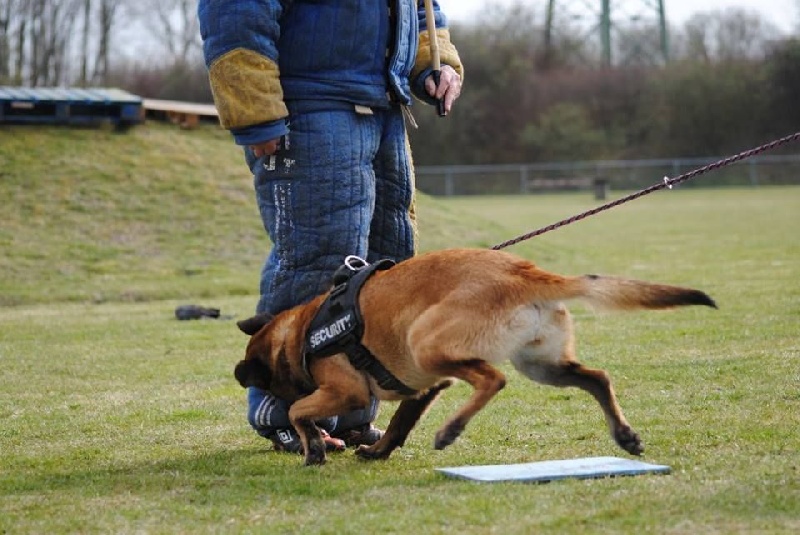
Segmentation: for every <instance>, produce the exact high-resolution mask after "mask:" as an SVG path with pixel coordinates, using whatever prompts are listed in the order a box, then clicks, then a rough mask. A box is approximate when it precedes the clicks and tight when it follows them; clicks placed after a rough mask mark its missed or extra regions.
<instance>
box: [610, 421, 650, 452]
mask: <svg viewBox="0 0 800 535" xmlns="http://www.w3.org/2000/svg"><path fill="white" fill-rule="evenodd" d="M614 440H616V442H617V444H619V447H620V448H622V449H623V450H625V451H627V452H628V453H630V454H631V455H641V454H642V452H644V444H642V439H640V438H639V435H638V434H637V433H636V431H634V430H633V429H631V428H630V427H629V426H624V427H620V428H619V429H617V432H616V433H614Z"/></svg>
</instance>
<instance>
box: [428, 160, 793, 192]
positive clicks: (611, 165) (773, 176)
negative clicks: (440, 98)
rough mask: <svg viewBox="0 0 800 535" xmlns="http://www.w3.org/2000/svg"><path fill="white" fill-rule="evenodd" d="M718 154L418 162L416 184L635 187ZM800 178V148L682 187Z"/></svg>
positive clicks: (518, 188) (438, 187) (431, 188)
mask: <svg viewBox="0 0 800 535" xmlns="http://www.w3.org/2000/svg"><path fill="white" fill-rule="evenodd" d="M721 159H722V157H719V158H675V159H662V160H598V161H586V162H556V163H540V164H538V163H537V164H503V165H452V166H447V165H442V166H420V167H417V169H416V175H417V188H419V189H420V191H423V192H425V193H428V194H430V195H443V196H452V195H513V194H519V193H522V194H529V193H530V194H535V193H543V192H549V191H567V190H587V191H589V190H594V192H595V196H597V197H598V198H599V197H600V196H601V195H603V194H604V189H605V187H608V188H610V189H614V190H636V189H641V188H646V187H648V186H651V185H653V184H655V183H656V182H659V181H661V180H662V179H663V178H664V177H665V176H667V177H669V178H675V177H677V176H680V175H681V174H683V173H686V172H689V171H692V170H694V169H697V168H699V167H703V166H705V165H708V164H710V163H714V162H716V161H718V160H721ZM798 184H800V154H790V155H760V156H755V157H752V158H749V159H747V160H744V161H740V162H736V163H734V164H731V165H729V166H726V167H723V168H720V169H717V170H714V171H712V172H710V173H709V174H707V175H703V176H701V177H698V178H697V179H695V180H691V181H688V182H685V183H684V184H682V185H681V187H710V186H759V185H798Z"/></svg>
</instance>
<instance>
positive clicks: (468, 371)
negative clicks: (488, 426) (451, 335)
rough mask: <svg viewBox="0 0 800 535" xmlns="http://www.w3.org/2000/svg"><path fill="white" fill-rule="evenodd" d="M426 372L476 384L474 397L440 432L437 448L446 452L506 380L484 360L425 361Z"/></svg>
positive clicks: (437, 433) (437, 437) (504, 384)
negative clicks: (445, 449)
mask: <svg viewBox="0 0 800 535" xmlns="http://www.w3.org/2000/svg"><path fill="white" fill-rule="evenodd" d="M424 362H427V365H425V369H426V371H428V372H432V373H436V374H439V375H440V376H442V377H455V378H456V379H461V380H462V381H465V382H467V383H469V384H470V385H472V388H473V389H474V391H473V393H472V396H471V397H470V398H469V399H468V400H467V402H466V403H465V404H464V405H463V406H461V408H460V409H458V410H457V411H456V413H455V414H454V415H453V416H451V417H450V418H448V420H447V421H446V422H445V424H444V425H443V426H442V427H441V429H439V431H437V432H436V437H435V440H434V444H433V446H434V448H436V449H437V450H443V449H444V448H446V447H447V446H449V445H450V444H452V443H453V442H455V440H456V439H457V438H458V437H459V435H461V432H462V431H464V428H465V427H466V426H467V423H469V421H470V420H471V419H472V417H473V416H475V415H476V414H477V413H478V411H480V410H481V409H482V408H483V407H485V406H486V404H487V403H488V402H489V400H490V399H492V398H493V397H494V395H495V394H497V393H498V392H499V391H500V390H502V389H503V387H505V386H506V377H505V375H503V374H502V373H501V372H500V371H498V370H497V369H496V368H494V367H493V366H492V365H491V364H489V363H488V362H486V361H485V360H481V359H477V358H476V359H468V360H449V359H435V360H434V359H425V360H424Z"/></svg>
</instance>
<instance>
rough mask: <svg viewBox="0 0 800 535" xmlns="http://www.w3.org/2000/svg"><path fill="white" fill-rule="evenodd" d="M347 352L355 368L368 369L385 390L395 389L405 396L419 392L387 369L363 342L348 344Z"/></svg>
mask: <svg viewBox="0 0 800 535" xmlns="http://www.w3.org/2000/svg"><path fill="white" fill-rule="evenodd" d="M345 353H346V354H347V358H348V359H350V364H352V365H353V367H354V368H355V369H357V370H364V371H366V372H367V373H368V374H370V375H371V376H372V377H374V378H375V382H377V383H378V386H380V387H381V388H383V389H384V390H394V391H395V392H399V393H400V394H403V395H404V396H410V395H412V394H416V393H417V391H416V390H414V389H413V388H409V387H408V386H406V385H405V384H403V383H402V382H400V380H399V379H398V378H397V377H395V376H394V375H392V373H391V372H390V371H389V370H387V369H386V368H385V367H384V365H383V364H381V363H380V361H379V360H378V359H376V358H375V355H373V354H372V353H371V352H370V350H369V349H367V348H366V347H364V345H363V344H361V342H355V343H353V344H348V346H347V348H346V349H345Z"/></svg>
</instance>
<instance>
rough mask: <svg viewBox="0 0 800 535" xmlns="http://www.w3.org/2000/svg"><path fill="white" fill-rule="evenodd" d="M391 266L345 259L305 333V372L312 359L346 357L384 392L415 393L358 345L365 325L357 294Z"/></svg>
mask: <svg viewBox="0 0 800 535" xmlns="http://www.w3.org/2000/svg"><path fill="white" fill-rule="evenodd" d="M393 265H394V262H392V261H391V260H380V261H378V262H376V263H374V264H368V263H367V262H366V261H365V260H363V259H362V258H359V257H357V256H348V257H347V258H345V261H344V265H343V266H341V267H340V268H339V269H337V270H336V272H335V273H334V275H333V284H334V286H333V289H332V290H331V292H330V294H329V295H328V297H327V299H325V301H324V302H323V303H322V305H321V306H320V308H319V310H318V311H317V314H316V315H315V316H314V319H313V320H311V325H310V326H309V328H308V331H307V333H306V350H305V352H304V354H303V365H304V367H306V368H307V363H308V362H309V361H310V360H311V359H313V358H324V357H330V356H331V355H336V354H337V353H345V354H346V355H347V357H348V359H350V363H351V364H352V365H353V367H355V368H356V369H358V370H363V371H366V372H367V373H369V374H370V375H371V376H372V377H373V378H374V379H375V381H376V382H377V383H378V385H379V386H380V387H381V388H383V389H384V390H393V391H395V392H399V393H400V394H403V395H412V394H415V393H416V390H413V389H412V388H409V387H408V386H406V385H405V384H403V383H402V382H400V380H399V379H398V378H397V377H395V376H394V375H392V374H391V372H390V371H389V370H387V369H386V368H385V367H384V366H383V364H381V363H380V361H379V360H378V359H376V358H375V356H374V355H373V354H372V353H371V352H370V351H369V349H367V348H366V347H365V346H364V345H363V344H362V343H361V337H362V336H363V334H364V321H363V318H362V317H361V309H360V307H359V306H358V294H359V293H360V291H361V287H362V286H363V285H364V283H365V282H366V281H367V279H369V278H370V277H371V276H372V275H373V274H374V273H375V272H376V271H382V270H385V269H389V268H390V267H392V266H393ZM306 371H308V370H306Z"/></svg>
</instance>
